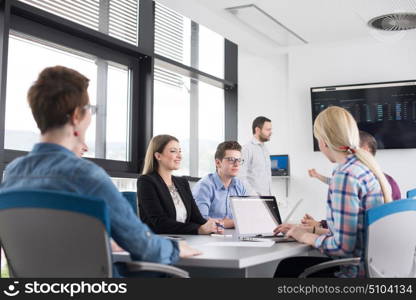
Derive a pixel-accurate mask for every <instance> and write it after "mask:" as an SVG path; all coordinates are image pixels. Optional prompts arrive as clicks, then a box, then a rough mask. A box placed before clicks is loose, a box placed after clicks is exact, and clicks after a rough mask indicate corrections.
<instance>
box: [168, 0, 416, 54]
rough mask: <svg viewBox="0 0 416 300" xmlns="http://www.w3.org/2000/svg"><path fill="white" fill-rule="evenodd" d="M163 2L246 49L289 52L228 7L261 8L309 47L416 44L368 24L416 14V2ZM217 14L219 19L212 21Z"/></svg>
mask: <svg viewBox="0 0 416 300" xmlns="http://www.w3.org/2000/svg"><path fill="white" fill-rule="evenodd" d="M160 2H162V3H164V4H165V5H167V6H168V7H171V8H172V9H174V10H177V11H179V12H181V13H182V14H184V15H185V16H188V17H190V18H191V19H194V20H195V21H197V22H198V23H201V24H204V25H206V26H207V27H209V28H210V29H212V30H214V31H216V32H218V33H220V34H222V35H223V36H225V37H227V38H229V39H230V40H233V41H234V42H236V43H238V44H240V45H241V44H246V45H257V44H258V45H259V46H264V45H269V47H270V48H271V49H274V51H276V50H277V49H279V50H285V49H284V48H285V47H282V46H279V45H278V44H276V43H275V42H273V41H272V40H270V39H269V40H267V38H266V37H264V36H261V34H259V33H258V32H257V31H256V30H253V29H252V28H250V25H247V24H245V23H242V22H241V20H238V19H237V18H236V17H235V16H234V15H232V14H231V13H229V12H228V11H226V10H225V8H227V7H233V6H240V5H247V4H255V5H256V6H258V7H259V8H260V9H262V10H264V11H265V12H267V14H269V15H271V16H272V17H273V18H274V19H276V20H277V21H279V22H280V23H281V24H283V25H284V26H286V27H287V28H289V29H290V30H291V31H293V32H295V33H296V34H297V35H299V36H300V37H302V38H303V39H304V40H306V41H307V42H308V44H317V43H333V42H342V41H349V40H354V39H376V40H380V41H387V42H391V41H393V42H394V41H396V40H399V39H404V38H405V39H414V40H416V30H410V31H406V32H405V31H401V32H393V33H391V32H384V31H378V30H374V29H371V28H369V27H368V25H367V22H368V21H369V20H370V19H371V18H373V17H375V16H378V15H382V14H387V13H392V12H415V13H416V0H192V1H190V0H160ZM192 6H194V7H192ZM197 6H198V7H199V8H198V7H197ZM214 15H215V17H216V18H215V21H214V20H213V18H212V16H214ZM259 43H260V44H259Z"/></svg>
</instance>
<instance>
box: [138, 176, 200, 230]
mask: <svg viewBox="0 0 416 300" xmlns="http://www.w3.org/2000/svg"><path fill="white" fill-rule="evenodd" d="M172 182H173V184H174V185H175V187H176V189H177V190H178V193H179V195H180V196H181V198H182V201H183V203H184V205H185V207H186V211H187V217H186V222H185V223H181V222H177V221H176V210H175V205H174V204H173V199H172V196H171V195H170V192H169V189H168V186H167V185H166V183H165V182H164V181H163V179H162V177H160V175H159V174H158V173H157V172H152V173H150V174H147V175H141V176H140V177H139V179H138V180H137V198H138V200H139V209H140V218H141V219H142V221H143V222H144V223H146V224H147V225H148V226H149V227H150V228H151V229H152V230H153V231H154V232H155V233H159V234H164V233H175V234H198V228H199V227H200V226H201V225H203V224H205V222H206V221H207V220H205V219H204V218H203V217H202V215H201V213H200V212H199V209H198V206H197V205H196V203H195V200H194V197H193V196H192V193H191V189H190V187H189V183H188V181H187V180H186V179H185V178H182V177H176V176H172Z"/></svg>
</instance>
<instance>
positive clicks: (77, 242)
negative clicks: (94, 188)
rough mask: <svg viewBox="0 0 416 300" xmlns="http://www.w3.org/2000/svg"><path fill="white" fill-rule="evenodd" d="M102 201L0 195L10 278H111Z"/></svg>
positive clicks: (30, 193) (0, 233)
mask: <svg viewBox="0 0 416 300" xmlns="http://www.w3.org/2000/svg"><path fill="white" fill-rule="evenodd" d="M109 230H110V225H109V217H108V210H107V207H106V204H105V203H104V201H102V200H100V199H96V198H91V197H82V196H79V195H74V194H71V193H64V192H55V191H40V190H25V191H22V190H21V191H8V192H3V193H0V241H1V244H2V246H3V248H4V251H5V254H6V257H7V260H8V263H9V270H10V273H11V276H12V277H52V278H53V277H111V275H112V264H111V256H110V248H109V239H108V236H109Z"/></svg>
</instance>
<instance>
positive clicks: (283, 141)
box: [238, 48, 290, 205]
mask: <svg viewBox="0 0 416 300" xmlns="http://www.w3.org/2000/svg"><path fill="white" fill-rule="evenodd" d="M238 55H239V57H238V140H239V142H240V143H241V144H242V145H244V144H245V143H247V142H248V141H249V140H250V139H251V138H252V136H253V135H252V129H251V124H252V122H253V120H254V118H256V117H257V116H265V117H267V118H269V119H271V120H272V126H273V135H272V139H271V141H270V142H269V143H267V146H268V147H269V150H270V153H271V154H287V153H288V152H289V144H288V140H289V134H290V132H289V131H288V122H289V118H290V117H289V114H288V113H287V112H288V105H289V103H288V101H287V97H288V95H287V88H288V86H287V84H288V82H287V79H288V65H287V62H288V56H287V54H285V55H279V56H274V57H264V56H258V55H255V54H253V53H251V52H248V51H246V50H244V49H241V48H239V54H238ZM284 190H285V185H284V181H281V180H273V192H274V193H275V194H276V195H277V197H278V201H279V202H283V205H285V204H286V203H285V200H286V195H285V194H282V192H281V191H284Z"/></svg>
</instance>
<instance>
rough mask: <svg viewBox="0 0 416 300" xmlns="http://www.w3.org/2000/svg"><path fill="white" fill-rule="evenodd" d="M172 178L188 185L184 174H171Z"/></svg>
mask: <svg viewBox="0 0 416 300" xmlns="http://www.w3.org/2000/svg"><path fill="white" fill-rule="evenodd" d="M172 179H173V180H174V181H175V182H176V183H177V184H181V185H188V184H189V183H188V179H187V178H186V176H172Z"/></svg>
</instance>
